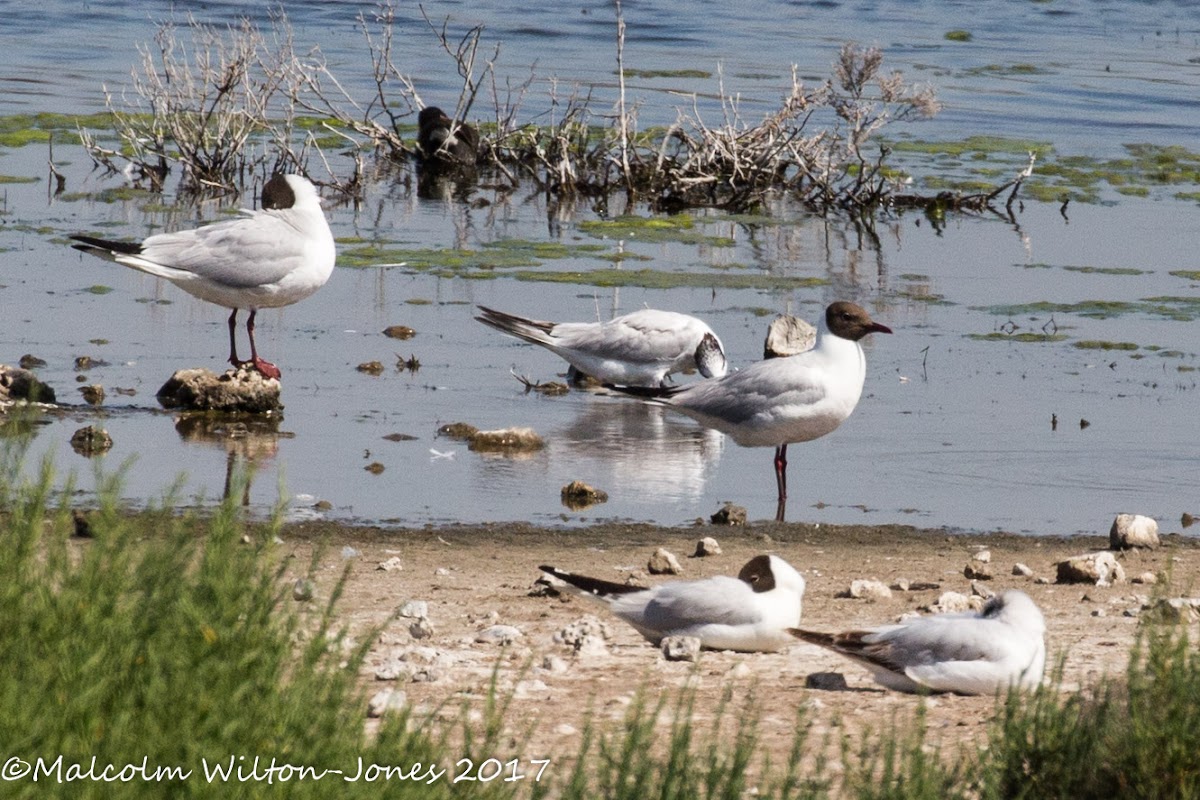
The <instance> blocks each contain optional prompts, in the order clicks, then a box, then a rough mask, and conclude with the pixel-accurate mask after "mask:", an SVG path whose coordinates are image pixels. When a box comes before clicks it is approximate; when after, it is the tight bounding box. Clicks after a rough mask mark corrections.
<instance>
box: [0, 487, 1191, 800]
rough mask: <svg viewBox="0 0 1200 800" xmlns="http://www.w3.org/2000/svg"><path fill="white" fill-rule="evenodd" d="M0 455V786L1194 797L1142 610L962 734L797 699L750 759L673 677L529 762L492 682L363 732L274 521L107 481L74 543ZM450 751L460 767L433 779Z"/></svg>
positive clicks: (200, 791)
mask: <svg viewBox="0 0 1200 800" xmlns="http://www.w3.org/2000/svg"><path fill="white" fill-rule="evenodd" d="M3 467H4V468H2V469H0V768H2V769H3V770H4V772H3V774H2V775H0V778H3V779H5V780H4V785H3V790H2V792H0V794H2V795H3V796H4V797H29V798H57V797H70V798H90V797H95V798H112V797H116V798H121V797H137V798H140V797H163V796H171V797H178V798H203V797H246V798H259V797H263V798H269V797H289V798H293V797H294V798H309V797H313V798H323V797H336V798H343V797H350V798H353V797H359V796H364V797H365V796H370V797H372V798H377V797H410V796H411V797H421V798H438V797H456V798H458V797H502V798H503V797H534V798H540V797H556V798H568V799H570V798H579V800H583V799H584V798H588V799H591V798H612V799H613V800H617V799H620V798H629V799H630V800H634V799H635V798H636V799H637V800H641V798H649V797H653V798H663V800H667V799H668V798H680V799H681V800H682V799H683V798H687V799H688V800H691V798H728V800H734V799H735V798H742V797H746V796H748V795H749V794H750V793H753V795H754V796H758V797H770V798H797V799H798V798H820V797H830V796H846V797H856V798H955V797H972V798H985V799H987V798H1013V797H1028V798H1035V797H1037V798H1042V797H1072V798H1088V797H1118V796H1119V797H1147V798H1150V797H1154V798H1171V797H1180V798H1183V797H1196V796H1200V746H1198V740H1197V735H1196V733H1195V732H1196V731H1197V730H1200V704H1197V703H1196V702H1195V699H1196V698H1197V697H1200V655H1198V654H1197V651H1196V648H1195V646H1194V645H1193V644H1192V642H1191V640H1190V639H1189V636H1188V632H1187V628H1186V627H1185V626H1180V625H1165V624H1163V625H1147V626H1146V628H1145V629H1144V630H1143V633H1142V635H1141V636H1140V638H1139V641H1138V644H1137V646H1136V647H1135V649H1134V651H1133V654H1132V657H1131V660H1130V666H1129V668H1128V670H1127V672H1126V674H1125V675H1124V676H1123V678H1114V679H1110V680H1107V681H1105V682H1103V683H1102V684H1101V685H1099V686H1097V687H1094V688H1092V689H1090V690H1088V691H1087V692H1086V693H1081V694H1064V693H1063V692H1062V691H1061V689H1060V688H1058V684H1057V682H1051V683H1050V684H1049V685H1047V686H1045V687H1043V688H1041V689H1039V690H1038V691H1036V692H1033V693H1030V694H1013V695H1010V696H1008V697H1004V698H999V699H998V703H997V716H996V720H995V723H994V727H993V731H992V736H991V741H990V744H989V747H988V748H987V749H986V750H984V751H981V752H976V751H973V750H972V751H963V752H946V751H941V750H938V749H931V748H930V747H929V746H928V744H927V741H926V737H925V727H924V716H923V706H921V702H920V700H919V699H914V701H913V702H914V706H916V708H917V718H916V724H911V723H908V724H906V723H901V722H895V723H892V724H890V725H887V726H884V727H882V728H881V729H880V730H879V731H873V732H872V731H869V732H866V733H864V734H862V735H861V736H859V737H856V738H855V739H853V740H844V741H841V742H840V747H839V742H837V741H831V740H830V739H829V738H825V739H824V740H822V741H813V740H812V738H811V737H810V736H809V730H808V726H807V723H806V720H805V718H804V712H803V701H804V699H805V698H804V697H803V696H798V697H797V698H796V704H797V722H796V733H795V737H794V740H793V742H792V748H791V751H790V753H788V754H787V755H786V757H785V758H779V757H778V756H777V757H776V758H775V760H774V761H772V759H771V758H770V757H769V756H768V755H767V754H766V752H765V750H764V749H763V748H762V747H761V746H760V745H761V742H760V740H759V736H758V715H757V712H758V709H757V707H756V705H755V703H754V701H753V699H752V698H751V699H750V700H747V701H746V703H745V706H744V707H741V706H740V705H739V706H738V707H734V706H735V704H734V703H733V701H732V700H731V699H730V695H727V696H726V698H725V700H724V702H723V703H722V704H721V705H720V707H719V708H718V709H716V711H715V712H714V713H712V714H711V715H701V714H699V713H698V709H697V708H696V706H695V705H694V699H695V698H694V695H693V694H691V693H689V692H688V691H686V690H684V691H682V692H676V691H674V690H672V691H667V692H664V691H663V690H662V689H661V688H660V687H658V686H653V685H651V684H650V683H649V679H647V681H646V682H644V683H643V685H642V688H641V691H640V692H639V694H638V697H637V699H636V701H635V702H634V703H633V705H632V706H631V707H630V710H629V712H628V714H627V715H626V718H625V721H624V723H623V724H622V725H619V726H616V727H611V726H606V725H601V724H598V723H593V724H591V725H589V726H588V727H587V728H586V729H585V730H584V731H583V735H582V743H581V745H580V747H579V750H578V751H577V752H576V753H575V754H574V756H571V754H567V753H564V754H561V757H559V755H557V754H556V756H555V760H554V763H553V765H552V766H551V768H550V769H548V770H546V771H545V772H542V774H541V775H540V777H541V780H537V779H536V778H537V777H538V776H539V772H541V771H540V770H539V765H538V764H534V763H521V764H519V765H517V766H515V767H513V766H512V765H511V764H509V763H507V761H506V759H508V758H511V757H512V756H515V755H517V754H518V753H517V751H519V749H520V748H519V746H515V745H514V744H513V742H514V741H517V742H519V741H521V738H520V736H519V735H518V736H517V737H515V738H514V736H513V734H512V731H513V730H516V729H518V728H519V727H520V725H522V724H523V723H522V722H521V720H520V719H519V716H520V714H519V711H518V710H516V709H515V708H514V707H512V706H510V704H509V702H508V699H509V698H506V697H504V696H502V695H501V694H499V693H498V692H497V691H496V690H495V689H493V691H492V695H491V697H489V698H488V701H487V705H486V709H485V713H484V714H483V715H482V721H481V722H476V723H469V722H467V720H469V719H470V717H469V716H467V715H466V714H464V715H463V717H462V722H461V724H462V725H463V726H465V727H464V728H463V730H462V732H461V735H459V736H456V737H455V741H456V743H455V744H451V743H450V732H449V731H447V730H444V729H433V728H431V727H429V726H428V725H425V724H422V723H421V722H420V721H418V720H416V719H414V718H411V717H409V716H406V715H404V714H399V715H395V716H392V717H390V718H387V719H385V720H384V721H383V723H382V724H381V726H380V727H379V729H378V730H377V731H376V732H375V733H373V734H372V735H368V734H367V733H366V712H365V702H364V697H363V694H362V689H361V685H360V684H359V681H358V678H357V675H358V671H359V667H360V666H361V664H362V662H363V659H364V658H365V656H366V651H367V647H368V646H369V645H370V643H371V642H372V641H373V639H374V637H373V636H369V635H368V636H364V637H363V639H362V642H363V643H362V644H357V645H356V644H354V643H352V642H349V641H347V640H345V639H344V638H343V636H342V635H341V634H340V633H339V632H338V630H337V628H336V625H335V622H334V620H335V610H336V603H337V599H338V594H339V591H340V587H341V585H342V584H341V583H339V584H338V587H337V588H335V590H334V591H333V592H332V593H331V597H330V599H329V601H328V603H326V604H325V605H323V606H318V607H317V608H315V609H313V610H311V611H307V612H302V611H298V610H297V606H296V605H295V604H293V603H292V602H290V587H287V588H285V582H284V581H283V580H282V579H281V578H282V574H283V569H282V566H281V565H282V563H283V562H282V559H281V558H280V556H279V554H278V553H277V552H276V551H275V549H274V547H273V544H272V543H273V541H274V539H275V532H276V529H277V528H276V526H273V525H268V526H248V525H246V524H244V523H243V521H242V520H241V519H240V517H239V514H238V509H237V508H236V506H234V505H232V504H225V505H222V506H220V507H219V508H218V509H216V510H215V512H213V513H212V514H211V515H210V516H208V517H205V518H199V517H195V516H188V515H180V514H178V513H176V512H175V511H174V509H173V506H172V504H171V503H169V502H168V503H165V504H164V508H163V509H162V510H159V511H153V512H148V513H146V514H143V515H139V516H138V517H137V518H133V519H131V518H129V517H127V516H123V515H120V514H118V513H117V511H116V508H115V501H114V498H116V497H117V486H116V485H115V484H114V485H110V486H109V487H108V488H107V489H106V490H105V491H103V492H102V497H103V502H102V508H101V510H100V511H99V512H98V513H97V514H96V515H95V517H94V519H93V526H92V530H93V535H94V538H92V539H91V540H88V541H78V540H72V537H71V534H72V530H73V525H72V518H71V514H70V511H69V509H68V507H67V502H66V498H68V497H69V496H70V492H69V491H64V492H63V493H62V495H61V497H62V499H61V500H57V499H56V495H55V493H54V492H53V490H52V489H51V487H52V486H53V485H54V481H53V476H52V474H51V471H50V469H49V468H48V467H45V468H43V469H42V470H41V471H40V472H39V474H38V475H37V476H36V477H35V478H34V479H32V480H23V479H19V478H16V477H15V476H16V475H18V474H19V472H18V471H17V470H16V469H14V468H13V467H12V466H11V465H3ZM233 496H237V493H236V492H235V493H233ZM343 580H344V576H343ZM702 720H708V721H702ZM838 730H840V728H838ZM839 752H840V764H838V765H836V766H838V767H840V769H831V768H830V766H831V765H830V764H829V762H828V760H827V759H828V757H829V754H830V753H833V754H834V757H837V754H838V753H839ZM505 753H507V754H508V755H504V754H505ZM60 756H61V760H59V757H60ZM502 756H503V757H502ZM93 758H94V759H95V761H94V762H93ZM39 759H40V763H39ZM256 759H257V763H256V761H255V760H256ZM488 759H492V760H493V761H491V762H489V761H488ZM23 765H24V766H27V767H28V768H29V769H31V770H34V769H36V770H37V773H36V775H37V780H36V781H35V780H34V775H35V773H34V772H29V773H26V774H24V775H22V774H21V770H22V769H23ZM109 765H111V766H109ZM467 765H469V766H467ZM334 770H341V773H337V772H333V771H334ZM360 770H361V772H360ZM464 770H466V771H467V772H468V775H469V777H473V778H475V780H460V781H459V782H457V783H455V782H454V779H455V777H456V776H458V775H459V774H460V773H461V772H463V771H464ZM517 775H521V776H523V777H522V778H521V779H519V780H512V779H511V778H515V777H516V776H517ZM72 777H74V778H76V779H75V780H71V778H72ZM14 778H15V780H13V779H14Z"/></svg>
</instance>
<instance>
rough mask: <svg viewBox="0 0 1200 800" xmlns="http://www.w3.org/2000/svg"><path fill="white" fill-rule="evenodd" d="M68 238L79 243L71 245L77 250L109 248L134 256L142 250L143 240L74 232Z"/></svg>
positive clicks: (110, 250) (108, 249) (115, 251)
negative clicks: (99, 236) (123, 239)
mask: <svg viewBox="0 0 1200 800" xmlns="http://www.w3.org/2000/svg"><path fill="white" fill-rule="evenodd" d="M67 238H68V239H70V240H72V241H74V242H78V243H79V244H73V245H71V247H74V248H75V249H76V250H82V251H83V252H85V253H86V252H88V251H91V250H107V251H109V252H112V253H122V254H125V255H131V256H134V255H137V254H138V253H140V252H142V243H141V242H117V241H113V240H111V239H100V238H98V237H96V236H87V235H85V234H82V233H73V234H70V235H69V236H67Z"/></svg>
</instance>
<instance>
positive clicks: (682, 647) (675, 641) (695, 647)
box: [661, 636, 700, 661]
mask: <svg viewBox="0 0 1200 800" xmlns="http://www.w3.org/2000/svg"><path fill="white" fill-rule="evenodd" d="M661 647H662V654H663V657H664V658H666V659H667V661H695V660H696V659H698V658H699V657H700V639H699V638H698V637H696V636H666V637H663V640H662V643H661Z"/></svg>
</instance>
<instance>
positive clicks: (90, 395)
mask: <svg viewBox="0 0 1200 800" xmlns="http://www.w3.org/2000/svg"><path fill="white" fill-rule="evenodd" d="M79 393H80V394H82V395H83V399H84V400H85V401H87V403H88V404H89V405H93V406H98V405H101V404H103V403H104V387H103V386H101V385H100V384H98V383H93V384H90V385H88V386H81V387H79Z"/></svg>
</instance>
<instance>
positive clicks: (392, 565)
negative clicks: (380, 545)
mask: <svg viewBox="0 0 1200 800" xmlns="http://www.w3.org/2000/svg"><path fill="white" fill-rule="evenodd" d="M375 569H377V570H382V571H383V572H399V571H400V570H402V569H404V563H403V562H401V561H400V556H392V557H391V558H389V559H388V560H387V561H380V562H379V566H377V567H376V568H375Z"/></svg>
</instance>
